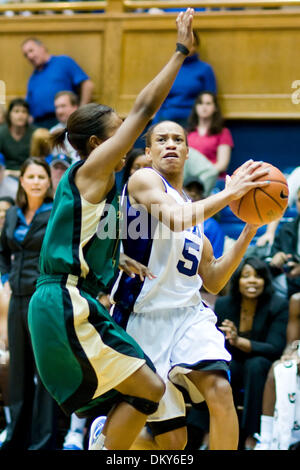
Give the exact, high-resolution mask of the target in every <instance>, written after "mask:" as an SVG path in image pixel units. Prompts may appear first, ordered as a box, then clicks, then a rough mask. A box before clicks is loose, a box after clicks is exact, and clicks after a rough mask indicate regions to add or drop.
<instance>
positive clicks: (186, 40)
mask: <svg viewBox="0 0 300 470" xmlns="http://www.w3.org/2000/svg"><path fill="white" fill-rule="evenodd" d="M193 17H194V10H193V8H187V10H186V11H184V12H183V11H181V12H180V13H179V15H178V16H177V19H176V25H177V42H179V43H180V44H183V45H184V46H185V47H186V48H187V49H188V50H189V51H190V50H191V48H192V45H193V42H194V35H193V27H192V24H193Z"/></svg>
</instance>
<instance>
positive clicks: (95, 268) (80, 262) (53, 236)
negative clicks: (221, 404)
mask: <svg viewBox="0 0 300 470" xmlns="http://www.w3.org/2000/svg"><path fill="white" fill-rule="evenodd" d="M83 163H84V161H80V162H76V163H75V164H74V165H72V166H71V167H70V168H69V169H68V170H67V171H66V172H65V173H64V175H63V177H62V179H61V181H60V183H59V185H58V188H57V190H56V195H55V199H54V204H53V209H52V212H51V216H50V219H49V222H48V226H47V230H46V234H45V237H44V241H43V246H42V250H41V256H40V272H41V274H42V275H43V274H50V275H53V274H66V275H68V274H72V275H74V276H78V277H79V278H83V279H84V280H85V283H86V285H89V286H93V287H92V290H94V291H95V292H99V291H106V290H107V289H109V288H110V282H111V281H112V280H113V278H114V275H115V273H116V270H117V268H118V261H119V221H118V217H119V204H118V194H117V191H116V187H114V188H113V189H112V190H111V191H110V192H109V193H108V195H107V196H106V199H105V200H103V201H102V202H101V203H99V204H92V203H90V202H88V201H86V200H85V199H84V198H83V197H82V196H81V195H80V193H79V191H78V189H77V186H76V185H75V182H74V178H75V173H76V171H77V170H78V168H79V167H80V166H81V165H82V164H83Z"/></svg>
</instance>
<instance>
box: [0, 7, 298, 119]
mask: <svg viewBox="0 0 300 470" xmlns="http://www.w3.org/2000/svg"><path fill="white" fill-rule="evenodd" d="M217 4H218V5H222V6H223V7H224V8H227V7H228V8H229V5H232V4H234V5H235V6H238V5H239V6H240V5H243V7H245V8H246V9H245V10H230V9H226V10H223V9H222V10H219V11H215V10H206V11H204V12H200V13H196V15H195V20H194V26H195V29H196V30H197V31H198V32H199V33H200V38H201V47H200V56H201V58H202V60H204V61H206V62H209V63H211V64H212V66H213V68H214V70H215V73H216V76H217V80H218V93H219V99H220V102H221V106H222V109H223V112H224V115H225V117H227V118H231V119H299V116H300V112H299V111H300V108H299V107H300V62H299V61H298V60H297V50H298V47H297V45H298V44H300V9H299V8H295V9H294V8H291V9H290V8H287V9H285V8H283V9H276V8H275V9H273V7H283V6H288V7H292V6H294V7H299V6H300V0H299V1H298V0H297V1H296V0H287V1H268V0H265V1H263V2H262V1H259V2H258V1H257V0H252V1H250V0H249V1H243V2H242V1H239V0H235V1H231V2H229V1H228V0H223V1H222V2H221V1H220V2H216V1H214V0H210V1H209V0H207V1H206V2H205V1H198V2H196V1H192V0H189V1H183V0H177V1H173V2H171V1H164V2H163V1H160V0H159V1H154V0H153V1H152V2H149V1H144V2H142V1H133V0H123V1H122V0H107V1H95V2H94V1H88V2H34V3H26V2H23V3H7V4H1V5H0V12H5V11H7V10H8V9H9V10H12V11H13V12H15V13H16V14H15V16H12V17H7V16H5V15H0V64H1V65H0V81H2V82H3V83H4V84H5V86H6V101H7V102H9V101H10V100H11V99H12V98H14V97H16V96H25V94H26V84H27V80H28V77H29V75H30V73H31V72H32V68H31V66H30V65H29V64H28V63H27V61H26V60H25V59H24V58H23V56H22V53H21V49H20V45H21V43H22V41H23V40H24V39H25V38H26V37H28V36H35V37H39V38H40V39H41V40H42V41H43V42H44V43H45V44H46V45H47V47H48V49H49V51H50V52H51V53H52V54H67V55H70V56H72V57H74V59H75V60H76V61H77V62H78V63H79V64H80V65H81V66H82V67H83V68H84V70H86V72H87V73H88V74H89V75H90V77H91V79H92V80H93V81H94V83H95V96H94V99H95V100H96V101H98V102H103V103H105V104H108V105H110V106H112V107H114V108H116V109H117V110H118V111H119V112H120V113H121V114H124V115H126V113H127V112H128V111H129V109H130V108H131V106H132V104H133V101H134V99H135V96H136V94H137V93H138V91H139V90H141V88H142V87H143V86H144V85H145V84H146V83H147V82H148V81H149V80H150V79H151V78H152V77H153V76H154V75H155V73H156V72H158V71H159V70H160V68H161V67H162V65H163V64H164V63H165V61H166V60H167V59H168V57H169V56H170V53H171V51H172V50H173V48H174V42H175V39H176V26H175V18H176V14H177V13H171V12H168V13H158V14H156V15H150V14H148V13H143V12H136V11H135V9H131V8H133V6H134V7H138V8H140V7H141V8H148V7H154V6H156V7H158V6H159V7H167V6H169V7H174V8H177V7H180V8H181V7H182V8H186V7H187V6H189V5H192V6H194V7H199V8H200V7H201V6H208V5H210V7H212V6H215V5H217ZM258 4H259V5H260V6H261V7H263V8H260V7H258ZM254 5H255V8H250V6H251V7H253V6H254ZM270 6H272V9H269V7H270ZM248 7H249V8H248ZM256 7H257V8H256ZM266 7H267V9H265V8H266ZM65 10H68V11H72V12H74V13H75V14H73V15H67V14H64V11H65ZM25 11H26V12H29V16H28V17H27V16H23V15H21V14H18V13H22V12H25ZM99 11H104V12H103V13H101V14H100V13H97V12H99ZM37 12H41V14H36V13H37ZM30 13H31V15H30ZM45 13H47V14H45ZM52 13H53V14H52ZM149 57H151V60H149Z"/></svg>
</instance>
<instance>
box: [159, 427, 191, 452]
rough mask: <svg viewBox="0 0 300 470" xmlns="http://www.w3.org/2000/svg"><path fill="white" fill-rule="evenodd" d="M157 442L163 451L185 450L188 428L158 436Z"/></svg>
mask: <svg viewBox="0 0 300 470" xmlns="http://www.w3.org/2000/svg"><path fill="white" fill-rule="evenodd" d="M155 442H156V444H157V445H158V446H159V448H160V449H162V450H183V449H184V448H185V446H186V444H187V428H186V427H185V426H184V427H181V428H178V429H174V430H172V431H169V432H165V433H163V434H158V435H157V436H155Z"/></svg>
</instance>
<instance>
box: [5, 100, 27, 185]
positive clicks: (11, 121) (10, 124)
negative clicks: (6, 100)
mask: <svg viewBox="0 0 300 470" xmlns="http://www.w3.org/2000/svg"><path fill="white" fill-rule="evenodd" d="M34 129H35V127H34V126H32V125H31V124H29V106H28V103H27V102H26V101H25V100H23V99H22V98H16V99H14V100H12V101H11V102H10V104H9V106H8V110H7V115H6V123H5V124H3V125H2V126H0V152H1V153H2V154H3V155H4V158H5V163H6V174H10V175H12V176H19V173H20V172H19V170H20V167H21V165H22V163H23V162H24V161H25V160H26V159H27V158H28V157H29V149H30V141H31V136H32V133H33V131H34Z"/></svg>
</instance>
